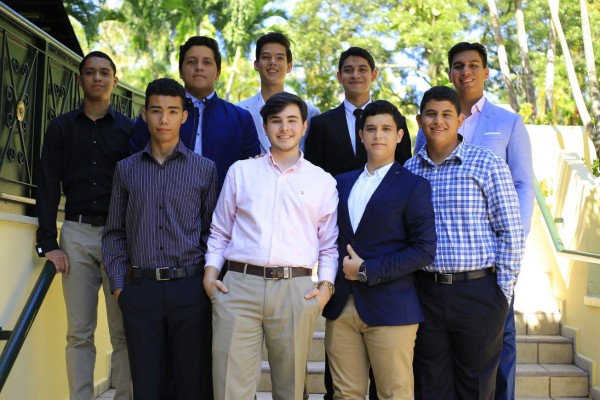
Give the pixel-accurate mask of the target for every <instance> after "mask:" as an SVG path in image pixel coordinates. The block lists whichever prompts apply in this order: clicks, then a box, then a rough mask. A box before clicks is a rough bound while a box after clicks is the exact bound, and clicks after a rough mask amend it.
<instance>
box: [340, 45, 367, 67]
mask: <svg viewBox="0 0 600 400" xmlns="http://www.w3.org/2000/svg"><path fill="white" fill-rule="evenodd" d="M351 56H356V57H362V58H364V59H365V60H367V62H368V63H369V67H371V71H375V60H373V56H372V55H371V53H369V52H368V51H367V50H365V49H363V48H362V47H350V48H348V50H345V51H342V54H340V61H339V62H338V71H339V72H342V66H343V65H344V61H346V59H347V58H348V57H351Z"/></svg>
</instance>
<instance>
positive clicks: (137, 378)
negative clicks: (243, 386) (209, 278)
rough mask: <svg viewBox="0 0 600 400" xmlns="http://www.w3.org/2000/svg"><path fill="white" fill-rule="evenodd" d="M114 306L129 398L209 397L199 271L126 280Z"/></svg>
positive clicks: (207, 323) (207, 331)
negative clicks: (122, 342) (124, 348)
mask: <svg viewBox="0 0 600 400" xmlns="http://www.w3.org/2000/svg"><path fill="white" fill-rule="evenodd" d="M119 306H120V307H121V311H122V314H123V322H124V326H125V336H126V339H127V346H128V349H129V362H130V366H131V378H132V381H133V394H134V398H135V399H136V400H164V399H178V400H211V399H212V398H213V395H212V375H211V365H212V358H211V349H212V337H211V332H212V320H211V315H212V310H211V304H210V299H209V298H208V296H206V293H205V292H204V288H203V286H202V276H191V277H186V278H181V279H175V280H170V281H160V282H157V281H153V280H148V279H139V280H134V281H130V282H128V283H127V285H126V286H125V288H124V289H123V291H122V292H121V294H120V296H119ZM173 392H174V393H173Z"/></svg>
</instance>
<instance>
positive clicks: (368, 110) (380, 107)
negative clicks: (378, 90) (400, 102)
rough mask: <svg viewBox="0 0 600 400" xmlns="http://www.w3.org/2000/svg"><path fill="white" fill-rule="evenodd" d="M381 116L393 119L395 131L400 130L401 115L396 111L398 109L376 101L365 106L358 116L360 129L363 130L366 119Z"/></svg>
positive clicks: (381, 101)
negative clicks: (384, 115) (389, 116)
mask: <svg viewBox="0 0 600 400" xmlns="http://www.w3.org/2000/svg"><path fill="white" fill-rule="evenodd" d="M381 114H388V115H391V116H392V117H393V118H394V123H395V124H396V131H398V130H399V129H400V126H401V125H403V124H402V114H401V113H400V110H398V107H396V106H395V105H393V104H392V103H390V102H389V101H386V100H376V101H373V102H371V103H369V104H367V106H366V107H365V109H364V110H363V112H362V114H361V115H360V129H364V128H365V121H366V120H367V117H372V116H373V115H381ZM405 133H406V132H405Z"/></svg>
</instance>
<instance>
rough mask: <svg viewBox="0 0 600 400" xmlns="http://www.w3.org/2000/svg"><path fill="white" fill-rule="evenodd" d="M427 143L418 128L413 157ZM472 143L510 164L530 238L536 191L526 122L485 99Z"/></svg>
mask: <svg viewBox="0 0 600 400" xmlns="http://www.w3.org/2000/svg"><path fill="white" fill-rule="evenodd" d="M425 142H426V139H425V135H424V134H423V131H422V130H421V129H419V132H418V133H417V140H416V141H415V151H414V153H413V154H417V152H418V151H419V150H420V149H421V147H423V146H424V145H425ZM471 143H472V144H475V145H478V146H482V147H486V148H488V149H490V150H492V151H493V152H495V153H496V154H498V155H499V156H500V157H502V158H503V159H504V161H506V163H507V164H508V167H509V168H510V172H511V174H512V178H513V182H514V184H515V189H516V190H517V195H518V196H519V207H520V211H521V222H522V223H523V228H524V229H525V234H526V235H527V234H528V233H529V229H530V227H531V215H532V213H533V199H534V198H535V188H534V185H533V178H534V175H533V160H532V155H531V141H530V140H529V134H528V133H527V130H526V129H525V124H524V123H523V119H522V118H521V116H520V115H518V114H515V113H513V112H510V111H508V110H505V109H504V108H502V107H498V106H496V105H494V104H492V103H490V102H489V101H488V100H487V99H486V100H485V103H484V105H483V109H482V110H481V115H480V116H479V121H478V122H477V127H476V128H475V132H474V133H473V139H472V140H471Z"/></svg>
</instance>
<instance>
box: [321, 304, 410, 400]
mask: <svg viewBox="0 0 600 400" xmlns="http://www.w3.org/2000/svg"><path fill="white" fill-rule="evenodd" d="M418 327H419V325H418V324H414V325H401V326H369V325H367V324H365V323H364V322H363V320H362V319H361V318H360V316H359V315H358V313H357V312H356V307H355V306H354V298H353V297H352V295H350V296H349V297H348V302H347V303H346V305H345V306H344V309H343V310H342V313H341V314H340V316H339V317H338V318H337V319H336V320H329V319H328V320H327V321H326V322H325V350H326V351H327V356H328V357H329V367H330V369H331V377H332V379H333V389H334V395H333V398H334V399H344V400H359V399H360V400H364V399H365V396H366V395H367V389H368V380H369V364H370V365H371V367H372V368H373V375H374V376H375V382H376V384H377V396H378V397H379V399H381V400H391V399H394V400H400V399H402V400H412V399H413V394H414V393H413V392H414V379H413V369H412V361H413V354H414V347H415V339H416V333H417V328H418Z"/></svg>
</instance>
